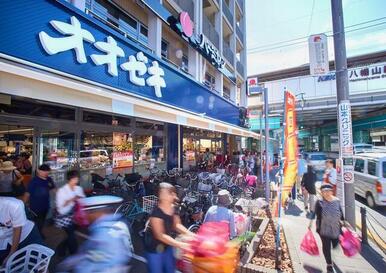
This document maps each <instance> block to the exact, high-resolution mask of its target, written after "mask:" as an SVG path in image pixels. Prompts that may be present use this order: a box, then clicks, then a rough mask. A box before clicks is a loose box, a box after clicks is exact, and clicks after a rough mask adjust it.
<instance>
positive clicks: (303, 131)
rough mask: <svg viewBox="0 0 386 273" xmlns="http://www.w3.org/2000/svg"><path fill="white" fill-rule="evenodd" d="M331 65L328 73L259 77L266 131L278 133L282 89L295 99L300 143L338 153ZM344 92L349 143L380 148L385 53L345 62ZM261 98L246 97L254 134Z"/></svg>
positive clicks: (385, 122) (385, 119) (385, 127)
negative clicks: (266, 116) (267, 121)
mask: <svg viewBox="0 0 386 273" xmlns="http://www.w3.org/2000/svg"><path fill="white" fill-rule="evenodd" d="M333 67H334V64H333V63H332V62H330V73H328V74H326V75H323V76H316V77H315V76H311V75H309V66H308V65H305V66H302V67H297V68H292V69H287V70H283V71H275V72H271V73H266V74H262V75H255V76H251V77H250V78H256V77H257V78H258V81H259V84H261V85H262V86H264V87H265V88H267V90H268V101H269V108H270V127H271V128H273V129H278V128H279V127H280V120H281V116H282V114H283V108H284V107H283V100H284V98H283V93H284V90H285V89H287V90H290V91H292V92H293V93H294V94H295V95H296V98H297V119H298V125H299V138H300V139H301V141H300V143H301V144H302V145H304V147H305V149H306V150H321V151H331V152H336V151H338V132H337V121H336V120H337V113H336V108H337V105H336V79H335V71H334V68H333ZM348 77H349V92H350V102H351V112H352V119H353V138H354V143H373V144H375V145H380V146H381V145H385V144H386V142H385V138H386V104H385V103H386V95H385V94H386V93H385V92H386V52H384V51H383V52H376V53H372V54H366V55H363V56H356V57H352V58H349V59H348ZM261 107H262V98H261V95H259V94H258V95H250V96H249V97H248V108H249V109H250V112H251V113H252V114H253V118H252V119H250V123H251V124H252V128H253V129H254V130H255V131H258V130H259V128H260V127H259V124H260V122H259V113H260V111H261Z"/></svg>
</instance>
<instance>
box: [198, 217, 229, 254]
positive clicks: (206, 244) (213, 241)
mask: <svg viewBox="0 0 386 273" xmlns="http://www.w3.org/2000/svg"><path fill="white" fill-rule="evenodd" d="M228 241H229V223H228V222H206V223H203V224H202V225H201V227H200V229H199V230H198V233H197V237H196V238H195V240H194V241H193V242H192V243H191V247H192V251H193V254H194V255H195V256H199V257H213V256H218V255H221V254H224V253H225V251H226V250H227V248H226V244H227V242H228Z"/></svg>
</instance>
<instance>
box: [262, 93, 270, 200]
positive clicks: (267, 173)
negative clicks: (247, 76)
mask: <svg viewBox="0 0 386 273" xmlns="http://www.w3.org/2000/svg"><path fill="white" fill-rule="evenodd" d="M268 112H269V105H268V89H267V88H264V121H265V200H266V201H267V202H269V197H270V195H271V188H270V183H269V154H268V150H269V149H268V145H269V121H268Z"/></svg>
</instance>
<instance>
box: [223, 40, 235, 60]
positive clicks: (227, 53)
mask: <svg viewBox="0 0 386 273" xmlns="http://www.w3.org/2000/svg"><path fill="white" fill-rule="evenodd" d="M222 54H223V56H224V57H225V59H227V60H228V62H229V63H230V64H231V65H232V66H233V58H234V55H235V54H234V53H233V51H232V49H231V48H230V46H229V45H228V44H227V43H226V42H225V41H223V43H222Z"/></svg>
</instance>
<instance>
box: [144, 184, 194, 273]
mask: <svg viewBox="0 0 386 273" xmlns="http://www.w3.org/2000/svg"><path fill="white" fill-rule="evenodd" d="M176 200H177V194H176V191H175V188H174V187H173V186H172V185H171V184H169V183H160V185H159V193H158V201H159V203H158V206H157V207H156V208H154V210H153V212H152V214H151V215H150V219H149V223H148V225H147V227H146V231H145V250H146V259H147V268H148V272H149V273H175V272H176V261H175V258H174V251H173V248H174V247H177V248H180V249H187V248H188V245H187V244H186V243H183V242H179V241H177V240H175V239H174V238H173V234H174V233H175V232H177V233H179V234H186V235H192V236H194V235H193V234H192V233H190V232H189V231H188V230H187V229H186V228H185V227H184V226H183V225H182V224H181V220H180V217H179V216H178V215H177V214H176V212H175V208H174V203H175V201H176Z"/></svg>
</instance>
